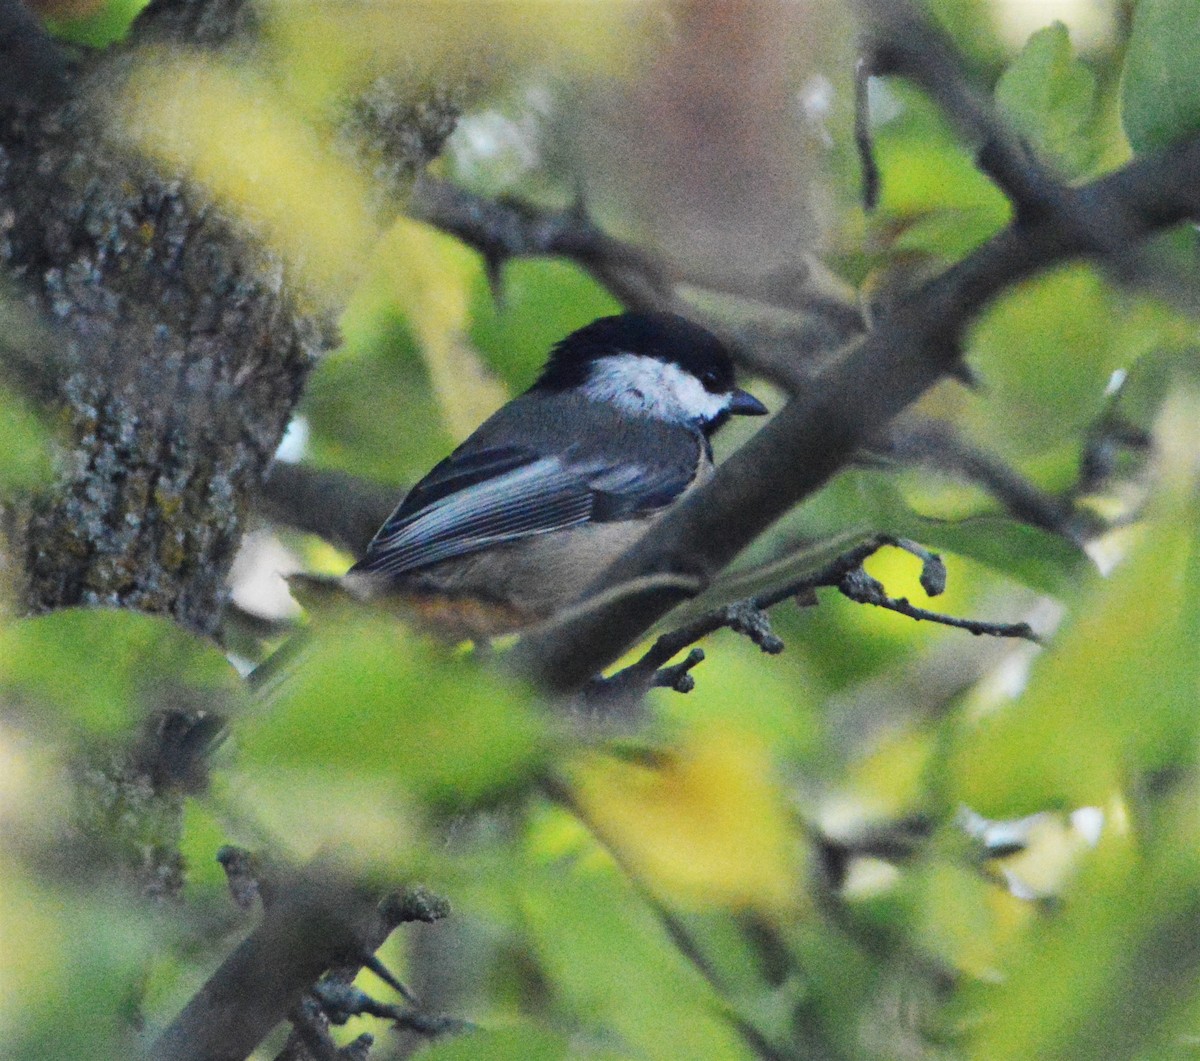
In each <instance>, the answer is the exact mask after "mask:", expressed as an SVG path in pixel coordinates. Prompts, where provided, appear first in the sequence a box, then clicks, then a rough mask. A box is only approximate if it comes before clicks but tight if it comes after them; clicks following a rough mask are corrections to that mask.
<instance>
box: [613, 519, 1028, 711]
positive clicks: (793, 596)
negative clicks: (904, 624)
mask: <svg viewBox="0 0 1200 1061" xmlns="http://www.w3.org/2000/svg"><path fill="white" fill-rule="evenodd" d="M889 546H890V547H892V548H896V549H903V550H904V551H905V552H908V553H911V554H912V555H913V556H915V557H917V558H918V559H919V560H920V561H921V588H922V589H923V590H925V592H926V593H927V594H929V596H931V597H936V596H938V595H939V594H941V593H942V592H943V591H944V590H945V588H946V565H945V563H944V562H943V561H942V558H941V557H940V556H939V555H938V554H937V553H932V552H930V551H929V550H928V549H926V548H924V547H923V546H921V545H918V544H917V543H916V542H914V541H910V540H909V539H907V538H897V537H895V536H893V535H890V534H877V535H875V536H874V537H872V538H869V539H867V540H866V541H864V542H862V543H861V544H859V545H856V546H855V547H854V548H853V549H848V550H847V551H846V552H844V553H842V554H841V555H840V556H837V557H835V558H834V559H833V560H831V561H830V562H829V563H827V564H826V565H825V566H824V567H821V568H819V569H818V570H816V571H813V572H811V573H810V574H807V575H805V576H804V577H803V578H799V579H795V580H793V581H791V582H789V583H787V584H786V585H784V586H780V587H778V588H777V589H772V590H768V591H766V592H764V593H760V594H757V595H756V596H753V597H749V598H747V599H746V600H741V601H737V602H735V603H733V604H727V605H724V606H723V607H720V608H715V609H713V610H712V611H710V612H708V613H707V614H705V615H702V616H700V617H699V618H698V619H695V620H693V621H692V622H690V623H687V624H686V625H684V626H681V627H679V628H678V629H676V630H672V631H670V632H669V633H666V634H663V635H662V636H661V637H659V638H658V640H657V641H655V642H654V644H653V645H651V646H650V648H649V650H648V651H647V652H646V654H645V655H644V656H642V658H641V659H639V660H638V661H637V662H636V663H633V664H631V665H630V666H628V667H626V668H624V669H623V670H621V671H619V672H618V673H616V674H614V675H613V676H612V677H610V678H602V679H598V680H597V681H596V682H595V683H593V685H592V686H591V687H590V688H589V695H599V696H602V697H604V698H607V697H609V696H611V695H620V696H637V695H641V694H643V693H645V692H646V691H647V690H649V689H674V690H675V691H676V692H680V693H687V692H691V690H692V689H693V688H695V684H696V682H695V678H694V677H693V676H692V674H691V671H692V669H693V668H694V667H695V666H696V665H697V664H699V663H701V662H703V660H704V651H703V649H699V648H694V649H692V651H691V652H689V653H688V655H687V657H686V658H685V659H684V660H683V661H682V662H680V663H675V664H671V663H670V661H671V660H672V659H673V658H674V657H675V656H677V655H678V654H679V653H680V652H682V651H683V650H684V649H685V648H688V647H689V646H690V645H694V644H695V643H696V642H697V641H699V640H701V639H702V638H705V637H708V636H709V635H710V634H713V633H715V632H716V631H718V630H721V629H724V628H728V629H730V630H733V631H735V632H736V633H739V634H743V635H745V636H746V637H748V638H749V639H750V640H751V641H753V642H754V644H756V645H757V646H758V647H759V648H760V649H762V650H763V652H766V653H767V654H768V655H776V654H778V653H780V652H782V651H783V648H784V644H783V641H781V640H780V639H779V638H778V637H777V636H776V635H775V634H774V633H773V632H772V630H771V624H770V620H769V619H768V617H767V614H766V613H767V610H768V609H769V608H773V607H774V606H775V605H777V604H781V603H783V602H784V601H786V600H795V601H796V602H797V603H798V604H800V605H801V606H804V607H809V606H812V605H814V604H816V603H817V597H816V591H817V590H818V589H823V588H831V589H836V590H837V591H838V592H839V593H841V594H842V596H844V597H847V598H848V599H850V600H852V601H855V602H856V603H858V604H871V605H874V606H875V607H877V608H886V609H887V610H888V611H894V612H898V613H899V614H901V615H907V616H908V617H909V618H910V619H914V620H916V621H917V622H921V621H927V622H932V623H938V624H940V625H942V626H952V627H954V628H956V629H959V630H967V631H969V632H970V633H972V634H975V635H976V636H979V635H985V634H986V635H988V636H990V637H1011V638H1019V639H1022V640H1025V641H1032V642H1034V643H1035V644H1040V643H1041V640H1040V638H1039V637H1038V636H1037V634H1035V633H1034V632H1033V630H1032V629H1031V628H1030V626H1029V624H1028V623H992V622H983V621H979V620H975V619H960V618H957V617H956V616H953V615H945V614H943V613H941V612H935V611H930V610H929V609H927V608H920V607H917V606H916V605H914V604H912V603H910V602H909V601H908V600H907V599H906V598H904V597H891V596H889V595H888V594H887V592H886V591H885V590H884V587H883V584H882V583H880V581H879V580H878V579H876V578H873V577H872V576H871V575H869V574H867V572H866V571H865V570H864V568H863V563H864V562H865V561H866V560H867V559H868V558H870V557H871V556H874V555H875V553H877V552H879V550H880V549H883V548H886V547H889Z"/></svg>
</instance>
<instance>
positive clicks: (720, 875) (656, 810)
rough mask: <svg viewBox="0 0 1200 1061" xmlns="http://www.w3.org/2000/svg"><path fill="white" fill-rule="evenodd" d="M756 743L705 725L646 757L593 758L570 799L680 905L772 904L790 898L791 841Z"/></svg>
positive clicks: (581, 769) (794, 847)
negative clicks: (648, 760)
mask: <svg viewBox="0 0 1200 1061" xmlns="http://www.w3.org/2000/svg"><path fill="white" fill-rule="evenodd" d="M771 771H772V766H771V761H770V758H769V756H768V754H767V750H766V748H765V746H764V745H762V744H760V743H759V742H758V741H757V740H756V739H755V738H753V737H752V736H751V735H749V734H747V733H745V732H741V731H735V730H731V729H729V728H726V727H720V726H713V727H710V728H708V729H705V730H703V731H700V732H696V733H693V734H691V735H690V736H689V737H688V739H687V740H686V741H684V742H683V743H682V744H681V745H680V746H679V747H678V748H677V749H675V750H674V751H673V752H670V753H668V754H666V755H665V756H663V757H662V759H661V760H660V761H658V762H656V763H654V764H644V763H635V762H627V761H619V760H616V759H612V758H607V757H599V756H597V757H593V758H591V759H588V760H586V761H584V762H582V763H581V764H579V765H578V766H577V767H576V769H575V770H574V772H573V775H572V777H573V781H574V785H575V795H576V800H577V804H578V806H579V808H580V810H581V812H582V814H583V816H584V817H585V819H587V821H588V822H589V824H590V825H591V826H592V828H593V829H594V830H595V832H596V833H597V835H598V836H599V837H600V838H601V839H602V840H603V841H604V842H605V843H606V844H607V845H608V846H609V847H610V848H611V849H612V850H613V852H614V853H615V854H616V855H617V857H618V859H619V860H620V861H622V862H623V863H624V864H625V865H626V866H627V867H628V868H629V869H630V870H631V872H633V873H634V874H636V875H637V876H639V877H640V878H641V879H643V880H644V881H645V882H646V883H647V884H648V885H649V886H650V887H651V888H653V889H654V890H656V891H658V892H660V893H662V894H664V895H666V896H668V897H669V898H671V899H673V900H675V901H677V902H679V903H680V904H681V905H685V906H689V907H693V908H703V907H711V906H731V907H754V908H757V909H761V910H767V911H779V910H784V909H787V908H792V907H795V905H796V903H797V901H798V892H797V880H798V878H797V869H798V861H799V853H800V840H799V837H798V836H797V835H796V833H795V832H794V831H793V830H792V828H791V827H790V825H789V822H788V816H787V812H786V810H785V807H784V802H783V796H782V794H781V792H780V791H779V789H778V788H777V786H775V785H774V784H773V783H772V782H771V780H770V776H771Z"/></svg>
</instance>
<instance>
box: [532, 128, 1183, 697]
mask: <svg viewBox="0 0 1200 1061" xmlns="http://www.w3.org/2000/svg"><path fill="white" fill-rule="evenodd" d="M1198 169H1200V138H1193V139H1191V140H1188V141H1186V142H1184V143H1181V144H1179V145H1177V146H1175V147H1173V148H1170V149H1168V150H1166V151H1163V152H1160V153H1158V154H1156V155H1153V156H1150V157H1147V158H1143V159H1139V160H1137V161H1135V162H1133V163H1131V164H1130V165H1128V166H1126V167H1125V168H1124V169H1122V170H1119V171H1118V172H1116V173H1113V174H1110V175H1108V176H1106V177H1103V178H1101V179H1100V180H1097V181H1094V182H1093V183H1091V184H1089V185H1086V186H1085V187H1083V188H1080V189H1079V190H1078V192H1077V194H1078V196H1079V201H1080V203H1081V204H1082V205H1083V208H1084V209H1087V208H1090V207H1091V206H1094V207H1095V208H1096V209H1098V210H1100V211H1101V213H1104V212H1106V211H1107V210H1109V209H1113V210H1119V211H1125V210H1127V211H1128V212H1129V214H1130V216H1131V217H1134V218H1136V221H1137V232H1136V236H1137V238H1138V239H1139V240H1140V239H1145V238H1146V237H1147V236H1149V235H1150V234H1152V233H1153V232H1155V231H1157V230H1158V229H1161V228H1165V227H1167V226H1169V225H1173V224H1177V223H1179V222H1182V221H1185V220H1189V219H1194V218H1196V217H1200V185H1197V183H1196V180H1195V174H1196V172H1197V170H1198ZM1094 254H1095V247H1094V245H1093V243H1092V241H1091V240H1090V239H1089V238H1086V237H1085V236H1083V235H1081V234H1080V232H1079V231H1078V229H1077V228H1076V227H1074V226H1070V225H1068V226H1063V225H1060V224H1059V223H1058V221H1057V219H1056V216H1055V215H1053V214H1042V215H1039V216H1035V217H1032V218H1018V219H1017V220H1016V221H1015V222H1014V223H1013V224H1012V225H1010V226H1009V227H1008V228H1007V229H1005V230H1004V231H1002V232H1000V233H999V234H997V235H996V236H994V237H993V238H992V239H990V240H989V241H988V242H987V243H985V244H984V245H983V246H981V247H979V248H978V249H977V250H975V251H974V252H973V253H971V254H970V255H968V256H967V257H966V258H965V259H963V260H962V261H961V262H959V263H958V264H956V265H954V266H953V267H951V268H950V269H948V270H946V271H945V272H944V273H942V274H941V275H940V276H937V277H935V278H934V279H932V280H930V281H928V282H927V283H925V284H923V285H921V286H920V287H919V288H917V289H916V290H915V291H913V292H912V293H911V294H910V295H908V296H907V297H906V298H904V299H901V300H897V301H896V302H895V303H894V304H892V305H889V306H888V307H886V308H885V309H884V310H883V311H882V312H881V314H880V316H879V318H878V320H877V321H876V323H875V327H874V329H873V330H872V331H871V332H870V333H869V334H868V335H867V336H865V337H864V338H863V339H862V341H861V342H859V343H857V344H856V345H855V346H854V347H853V348H852V349H850V350H848V351H847V352H846V354H845V355H844V356H843V357H842V358H840V359H839V360H838V361H837V362H836V363H834V364H833V365H831V366H830V367H829V368H828V370H827V371H825V372H824V373H822V374H821V375H820V376H819V377H817V378H816V379H815V380H814V381H813V383H812V384H811V386H810V387H809V388H808V389H807V390H806V391H804V392H802V393H800V394H798V395H797V396H796V397H794V398H793V399H792V401H791V402H789V404H788V405H787V406H786V407H785V408H784V410H783V411H782V412H781V413H780V414H779V415H778V416H776V417H775V418H774V420H772V422H771V423H769V424H768V425H767V426H766V427H765V428H763V430H762V431H760V432H759V433H758V434H757V435H756V436H755V437H754V438H753V439H751V440H750V442H749V443H747V444H746V445H745V446H744V447H742V449H741V450H739V451H738V452H737V453H735V454H734V455H733V456H732V457H731V458H730V459H729V460H728V461H726V462H725V464H724V465H722V467H721V468H719V469H718V470H717V473H716V474H715V475H714V476H713V477H712V479H710V480H709V481H708V482H707V483H705V484H704V485H703V486H701V487H700V488H699V489H697V490H695V491H694V492H693V493H692V494H691V495H689V497H688V498H687V499H686V500H685V501H684V502H682V503H681V504H680V505H678V506H677V507H676V508H674V509H672V510H671V511H670V512H669V513H668V514H667V515H666V516H664V518H663V519H662V521H661V522H660V523H659V524H658V525H657V526H656V529H655V533H654V534H652V535H648V536H646V537H645V538H643V539H642V540H641V541H640V542H639V543H638V544H637V545H636V546H635V547H634V548H633V549H632V550H631V551H630V552H629V553H627V554H626V555H625V556H623V557H622V558H621V559H620V560H618V561H617V563H616V564H614V565H613V567H612V568H610V569H609V570H608V571H607V572H606V573H605V575H604V576H603V577H602V578H601V579H600V580H599V581H598V583H597V584H596V585H595V586H594V587H592V592H593V593H597V592H603V591H605V590H611V589H612V588H613V587H616V586H620V585H621V584H623V583H626V582H629V581H631V580H633V579H635V578H642V577H645V576H646V575H653V574H664V573H671V574H679V575H684V576H692V577H696V578H698V579H699V580H700V582H701V584H707V583H708V582H710V581H711V579H712V578H713V577H714V576H715V575H716V574H717V572H719V571H720V570H721V569H722V568H723V567H724V566H725V565H726V564H728V563H729V562H730V561H731V560H732V559H733V558H734V557H735V556H736V555H737V554H738V553H739V552H740V551H741V550H742V549H743V548H744V547H745V546H746V545H748V544H749V543H750V542H751V541H753V540H754V539H755V538H756V537H757V536H758V535H759V534H761V533H762V532H763V531H764V530H766V528H767V527H769V526H770V525H771V524H772V523H774V522H775V520H777V519H778V518H779V517H780V516H781V515H783V513H784V512H786V511H787V510H788V509H789V508H791V507H792V506H793V505H794V504H796V503H797V502H798V501H800V500H802V499H804V498H805V497H807V496H809V495H810V494H812V493H813V492H814V491H815V490H817V489H818V488H819V487H820V486H822V485H823V484H824V483H825V482H826V481H827V480H828V479H829V478H830V476H832V475H833V473H834V472H835V471H837V470H838V468H840V467H841V466H842V465H843V464H845V462H846V461H847V460H848V459H849V458H850V456H851V455H852V454H853V452H854V451H855V450H856V449H857V448H858V447H859V446H860V445H862V444H863V443H864V442H865V441H867V440H868V439H869V438H870V437H871V436H872V435H874V434H877V433H878V432H879V431H880V430H881V429H882V428H883V427H884V426H885V425H886V424H887V423H888V422H889V421H890V420H891V419H892V417H894V416H895V415H896V414H897V413H899V412H900V411H901V410H903V409H904V408H906V407H907V406H908V405H910V404H911V403H912V402H913V401H914V400H915V399H916V398H918V397H919V396H920V395H921V394H923V393H924V392H925V391H926V390H928V389H929V388H930V387H932V386H933V385H934V384H935V383H937V382H938V380H939V379H940V378H941V377H942V375H943V374H944V373H945V372H946V371H947V370H948V369H949V368H951V367H952V366H953V364H954V362H955V361H956V360H957V359H958V356H959V340H960V337H961V334H962V332H963V330H964V329H965V328H966V326H967V324H968V323H969V322H970V321H971V320H973V319H974V317H975V316H976V314H978V313H979V311H980V310H981V309H982V308H983V307H984V306H986V305H987V304H988V303H989V302H990V301H991V300H992V299H993V298H995V297H996V295H998V294H999V293H1000V292H1001V291H1003V290H1005V289H1007V288H1009V287H1011V286H1012V285H1014V284H1016V283H1018V282H1020V281H1021V280H1024V279H1026V278H1027V277H1029V276H1032V275H1034V274H1035V273H1037V272H1039V271H1041V270H1044V269H1047V268H1049V267H1051V266H1053V265H1055V264H1057V263H1059V262H1062V261H1066V260H1069V259H1071V258H1077V257H1081V256H1089V255H1094ZM686 596H688V594H686V593H684V592H682V591H681V590H680V589H679V588H678V587H676V588H674V589H669V588H665V587H659V588H658V589H654V590H644V591H642V592H639V593H632V594H628V595H623V596H621V597H619V598H617V599H614V600H611V601H609V602H608V603H607V604H606V605H605V606H603V607H599V608H596V609H593V610H588V611H585V612H583V613H582V614H578V615H575V616H573V617H572V618H571V619H569V620H568V621H566V622H564V623H562V624H560V625H558V626H556V627H554V628H552V629H551V630H548V631H542V632H539V633H537V634H535V635H531V636H529V637H527V638H525V639H524V641H523V642H522V643H521V644H520V645H519V646H518V647H517V649H516V650H515V653H514V662H515V663H516V665H517V666H518V667H520V668H521V669H523V670H524V671H525V673H526V674H528V675H529V676H530V677H532V678H533V679H534V680H535V681H536V682H538V683H539V684H540V685H542V686H543V688H546V689H547V690H550V691H553V692H558V693H567V692H572V691H574V690H577V689H579V688H581V687H582V686H583V685H584V684H585V683H586V682H587V681H588V680H589V679H590V678H591V677H592V676H593V675H595V674H596V673H598V672H599V671H600V670H602V669H603V668H604V667H605V666H607V665H608V664H610V663H611V662H612V661H613V660H614V659H616V658H618V657H619V656H620V655H621V653H623V652H624V651H626V650H627V649H628V648H629V646H630V645H631V644H633V643H634V642H635V641H636V640H637V638H638V637H639V636H641V634H642V633H643V632H644V631H645V630H647V629H649V627H650V626H652V625H653V624H654V623H655V622H656V621H657V620H658V619H660V618H661V617H662V616H663V615H665V614H666V612H668V611H669V610H670V609H671V608H672V607H674V605H676V604H677V603H679V602H680V601H681V600H682V599H684V598H685V597H686Z"/></svg>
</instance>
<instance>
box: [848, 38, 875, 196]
mask: <svg viewBox="0 0 1200 1061" xmlns="http://www.w3.org/2000/svg"><path fill="white" fill-rule="evenodd" d="M870 86H871V65H870V63H869V62H868V61H867V59H865V58H860V59H859V60H858V61H857V62H856V63H855V64H854V145H855V147H857V148H858V164H859V167H860V168H861V170H862V200H863V209H864V210H866V212H867V213H872V212H874V210H875V208H876V207H877V206H878V205H879V190H880V178H879V163H878V162H876V160H875V142H874V139H873V138H872V136H871V107H870Z"/></svg>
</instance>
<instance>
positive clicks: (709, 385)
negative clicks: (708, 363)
mask: <svg viewBox="0 0 1200 1061" xmlns="http://www.w3.org/2000/svg"><path fill="white" fill-rule="evenodd" d="M700 382H701V383H703V384H704V389H705V390H710V391H711V390H716V389H717V384H718V383H719V382H720V381H719V380H718V379H717V374H716V373H715V372H714V371H713V370H712V369H711V368H710V369H709V370H708V371H707V372H704V373H701V375H700Z"/></svg>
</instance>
